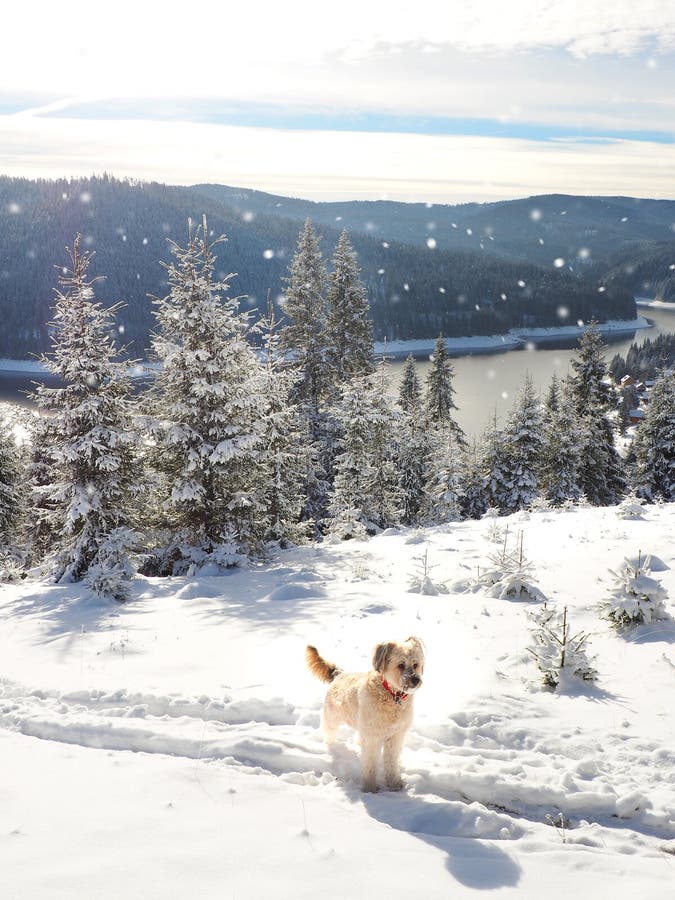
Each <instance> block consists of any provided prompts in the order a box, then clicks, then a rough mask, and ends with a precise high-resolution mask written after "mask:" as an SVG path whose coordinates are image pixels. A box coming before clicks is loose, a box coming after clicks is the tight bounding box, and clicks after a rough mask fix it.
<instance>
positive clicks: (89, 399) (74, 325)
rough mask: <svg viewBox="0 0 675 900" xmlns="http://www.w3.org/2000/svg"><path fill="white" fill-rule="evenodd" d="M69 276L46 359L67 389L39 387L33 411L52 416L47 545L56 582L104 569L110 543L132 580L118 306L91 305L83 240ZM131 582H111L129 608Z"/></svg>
mask: <svg viewBox="0 0 675 900" xmlns="http://www.w3.org/2000/svg"><path fill="white" fill-rule="evenodd" d="M68 254H69V257H70V268H69V269H64V270H63V271H62V275H61V277H60V278H59V284H60V285H61V288H62V290H57V295H56V305H55V307H54V319H53V321H52V323H51V324H52V329H53V337H52V342H53V351H52V354H51V355H50V356H47V357H43V359H42V362H43V364H44V366H45V367H46V369H47V371H48V372H50V373H51V374H53V375H57V376H59V377H60V378H61V379H62V380H63V381H64V382H65V387H61V388H47V387H45V386H44V385H40V386H38V388H37V390H36V391H35V394H34V397H35V400H36V401H37V404H38V406H39V407H40V408H41V409H43V410H46V411H48V412H50V413H51V414H52V415H51V417H50V421H49V427H48V430H47V432H46V433H47V434H48V435H49V439H50V442H51V446H49V457H50V461H51V462H52V472H51V483H49V484H45V485H44V486H42V487H41V488H40V489H39V493H41V494H42V496H44V497H45V498H46V500H47V503H46V506H45V507H43V512H44V513H46V515H47V517H48V518H49V520H50V524H49V526H48V531H49V533H50V534H51V535H52V536H53V539H54V544H53V546H52V548H51V550H52V563H53V571H54V575H55V577H56V579H57V581H60V582H67V581H79V580H80V579H82V578H84V577H85V576H86V575H87V573H88V572H89V570H90V569H91V568H92V567H94V566H97V567H99V569H102V570H105V569H106V567H108V566H109V565H110V560H111V556H110V552H109V542H110V539H111V535H113V534H114V535H115V536H116V538H115V539H116V545H117V557H116V561H115V563H114V565H117V563H118V562H121V563H122V564H123V566H124V568H125V572H126V573H129V572H130V571H131V567H130V564H129V562H128V559H127V553H128V551H129V549H130V548H131V546H132V545H133V544H134V542H135V540H136V537H135V535H134V534H133V532H132V530H131V509H132V505H133V499H134V496H135V495H136V493H137V492H138V490H139V473H138V467H137V462H136V444H137V438H136V435H135V433H134V429H133V424H132V419H131V414H132V406H131V399H130V394H131V380H130V363H129V362H127V361H121V360H120V359H119V353H120V350H119V349H118V348H117V347H116V345H115V342H114V337H113V335H114V320H115V313H116V311H117V309H119V307H120V306H121V305H122V304H116V305H115V306H113V307H110V308H109V309H103V308H102V307H101V305H100V304H99V303H97V302H95V300H94V287H93V286H94V283H95V282H96V281H97V280H98V279H89V278H88V270H89V265H90V262H91V257H92V255H93V254H91V253H87V252H81V251H80V236H79V235H78V236H77V237H76V239H75V242H74V245H73V249H72V250H69V251H68ZM126 581H127V575H125V576H124V577H122V578H120V579H119V580H117V581H115V580H114V579H113V581H112V582H111V584H113V585H114V586H115V589H114V591H113V593H112V595H113V596H114V597H115V598H116V599H120V600H122V599H125V596H126V586H125V583H126Z"/></svg>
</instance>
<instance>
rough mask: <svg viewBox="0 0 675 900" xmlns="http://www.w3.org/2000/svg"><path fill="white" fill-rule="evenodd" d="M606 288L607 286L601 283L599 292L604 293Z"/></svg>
mask: <svg viewBox="0 0 675 900" xmlns="http://www.w3.org/2000/svg"><path fill="white" fill-rule="evenodd" d="M606 290H607V288H606V287H605V286H604V284H603V285H600V287H599V288H598V293H599V294H604V293H605V291H606Z"/></svg>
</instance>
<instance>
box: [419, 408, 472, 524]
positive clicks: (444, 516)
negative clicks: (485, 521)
mask: <svg viewBox="0 0 675 900" xmlns="http://www.w3.org/2000/svg"><path fill="white" fill-rule="evenodd" d="M429 443H430V448H429V452H428V454H427V466H426V469H425V472H424V494H423V500H422V510H421V519H422V522H423V523H424V524H426V525H438V524H442V523H445V522H457V521H459V520H460V519H461V518H462V508H463V504H464V501H465V471H466V465H465V458H464V451H463V449H462V447H461V446H460V445H459V443H458V441H457V438H456V435H455V432H454V430H453V429H452V428H451V427H449V426H447V425H446V426H445V427H441V428H435V429H432V431H431V433H430V436H429Z"/></svg>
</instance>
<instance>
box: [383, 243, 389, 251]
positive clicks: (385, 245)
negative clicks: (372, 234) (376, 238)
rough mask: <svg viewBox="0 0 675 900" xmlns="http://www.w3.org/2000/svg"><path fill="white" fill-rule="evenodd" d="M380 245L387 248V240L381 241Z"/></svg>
mask: <svg viewBox="0 0 675 900" xmlns="http://www.w3.org/2000/svg"><path fill="white" fill-rule="evenodd" d="M382 246H383V247H384V249H385V250H388V249H389V244H388V243H387V241H382Z"/></svg>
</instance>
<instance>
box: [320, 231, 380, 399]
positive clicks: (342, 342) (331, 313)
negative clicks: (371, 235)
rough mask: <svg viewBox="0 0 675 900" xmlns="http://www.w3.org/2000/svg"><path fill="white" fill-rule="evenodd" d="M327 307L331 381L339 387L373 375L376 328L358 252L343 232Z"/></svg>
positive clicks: (336, 252)
mask: <svg viewBox="0 0 675 900" xmlns="http://www.w3.org/2000/svg"><path fill="white" fill-rule="evenodd" d="M332 262H333V271H332V272H331V273H330V276H329V278H328V293H327V295H326V303H327V308H328V320H327V331H326V344H327V348H328V349H327V363H328V368H329V372H330V378H331V380H332V381H333V382H334V384H335V385H340V384H342V383H343V382H345V381H346V380H347V379H349V378H353V377H355V376H359V375H369V374H370V373H371V372H372V371H373V325H372V322H371V319H370V307H369V304H368V293H367V291H366V288H365V285H364V284H363V283H362V282H361V280H360V279H359V275H360V271H361V270H360V268H359V263H358V259H357V256H356V252H355V251H354V248H353V247H352V245H351V243H350V241H349V238H348V237H347V231H346V229H345V230H343V231H342V234H341V235H340V238H339V240H338V243H337V246H336V248H335V253H334V255H333V261H332Z"/></svg>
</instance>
